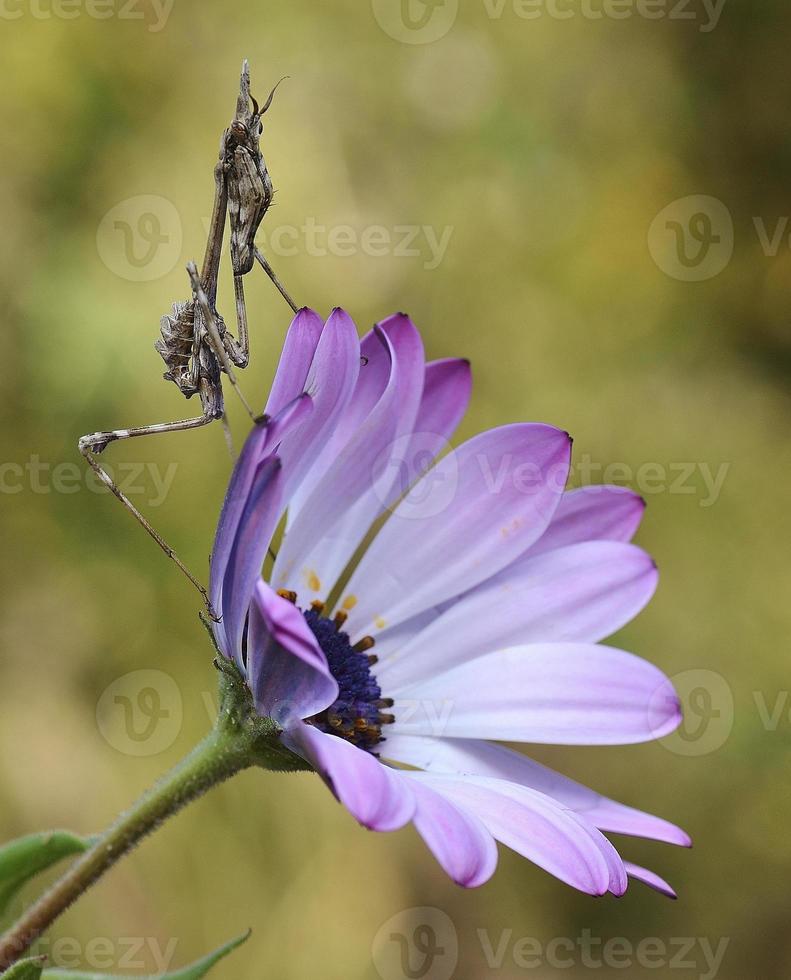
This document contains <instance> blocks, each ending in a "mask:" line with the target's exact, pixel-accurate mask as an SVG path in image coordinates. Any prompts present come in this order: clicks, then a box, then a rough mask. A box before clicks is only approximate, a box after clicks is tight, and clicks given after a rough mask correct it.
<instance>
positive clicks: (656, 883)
mask: <svg viewBox="0 0 791 980" xmlns="http://www.w3.org/2000/svg"><path fill="white" fill-rule="evenodd" d="M624 867H625V868H626V873H627V874H628V875H629V877H630V878H634V879H635V880H636V881H642V883H643V884H644V885H648V887H649V888H653V889H654V891H657V892H659V893H660V894H661V895H666V896H667V897H668V898H672V899H673V900H675V899H677V898H678V895H676V893H675V890H674V889H673V886H672V885H669V884H668V883H667V882H666V881H665V879H664V878H660V877H659V875H658V874H654V872H653V871H649V870H648V869H647V868H641V867H640V866H639V865H638V864H632V863H631V861H624Z"/></svg>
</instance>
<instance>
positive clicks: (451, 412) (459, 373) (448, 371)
mask: <svg viewBox="0 0 791 980" xmlns="http://www.w3.org/2000/svg"><path fill="white" fill-rule="evenodd" d="M471 391H472V374H471V372H470V362H469V361H465V360H461V359H455V358H450V359H447V360H443V361H431V362H430V363H429V364H427V365H426V371H425V377H424V382H423V396H422V398H421V401H420V409H419V411H418V414H417V419H416V420H415V424H414V431H413V432H412V433H411V435H409V436H403V438H402V440H401V444H400V445H399V446H398V447H397V451H396V453H395V454H394V459H393V460H392V464H391V465H392V467H393V469H394V472H395V473H396V477H397V479H396V480H395V481H394V482H393V486H392V488H391V491H390V493H389V494H388V495H387V496H386V497H384V495H383V503H384V506H383V507H381V508H380V513H381V512H383V511H384V510H388V509H390V508H391V507H392V506H393V505H394V504H395V503H396V501H397V500H398V499H399V497H401V495H402V494H404V493H406V492H407V491H408V490H409V488H410V487H411V486H412V485H413V484H414V483H415V482H416V481H417V480H418V479H419V478H420V477H421V476H423V474H424V473H425V472H426V471H427V470H428V469H429V467H430V466H431V465H432V464H433V463H434V461H435V460H436V458H437V456H439V455H440V454H441V453H443V452H444V451H445V450H446V449H449V448H450V446H449V443H448V440H449V439H450V438H451V436H452V435H453V433H454V432H455V431H456V428H457V426H458V424H459V422H461V420H462V417H463V416H464V413H465V412H466V411H467V405H468V404H469V401H470V394H471Z"/></svg>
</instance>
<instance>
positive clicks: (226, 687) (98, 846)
mask: <svg viewBox="0 0 791 980" xmlns="http://www.w3.org/2000/svg"><path fill="white" fill-rule="evenodd" d="M215 666H217V668H218V670H219V671H220V712H219V715H218V719H217V722H216V724H215V726H214V728H213V730H212V731H211V732H210V733H209V734H208V735H207V736H206V738H205V739H204V740H203V741H202V742H201V743H200V744H199V745H197V746H196V747H195V749H193V751H192V752H191V753H190V754H189V755H188V756H187V757H186V758H185V759H184V760H183V761H182V762H181V763H179V765H177V766H176V767H175V769H173V770H171V772H170V773H168V774H167V775H166V776H164V777H163V778H162V779H161V780H160V781H159V782H158V783H157V784H156V785H155V786H154V787H153V788H152V789H151V790H149V791H148V793H146V794H145V795H144V796H143V797H142V798H141V799H140V800H138V802H137V803H135V804H134V806H132V807H131V809H129V810H128V811H127V812H126V813H124V814H122V815H121V816H120V817H119V818H118V819H117V820H116V821H115V823H114V824H113V825H112V826H111V827H110V828H109V829H108V830H107V831H106V832H105V833H104V834H102V835H100V836H99V838H98V840H97V841H96V843H95V844H94V845H93V846H92V847H91V848H90V850H88V851H86V852H85V853H84V854H83V855H82V856H81V857H80V858H78V859H77V861H75V863H74V864H73V865H72V866H71V867H70V868H69V869H68V871H66V873H65V874H64V875H63V876H62V877H61V878H60V879H59V880H58V881H57V882H55V884H54V885H53V886H52V887H51V888H50V889H49V891H47V892H46V893H45V894H44V895H42V897H41V898H39V899H38V901H36V902H35V903H34V904H33V905H32V906H31V907H30V908H29V909H28V910H27V911H26V912H25V913H24V914H23V915H22V917H21V918H20V919H19V921H18V922H16V923H15V924H14V926H12V928H11V929H9V931H8V932H7V933H6V934H5V935H4V936H2V937H1V938H0V970H3V969H5V968H6V967H8V966H10V965H11V964H12V963H14V962H16V960H18V959H19V958H20V957H21V956H22V955H23V954H24V953H25V952H26V951H27V950H28V949H29V948H30V946H31V945H32V944H33V943H34V942H35V941H36V940H37V939H38V938H39V937H40V936H41V935H42V933H43V932H45V930H46V929H48V928H49V926H51V925H52V923H53V922H54V921H55V920H56V919H57V918H58V916H60V915H61V914H62V913H63V912H65V910H66V909H67V908H68V907H69V906H70V905H72V904H73V903H74V902H75V901H76V900H77V899H78V898H79V897H80V896H81V895H83V894H84V893H85V892H86V891H87V890H88V889H89V888H90V887H91V885H93V884H94V883H95V882H97V881H98V880H99V878H101V877H102V875H103V874H105V872H106V871H108V870H109V869H110V868H112V866H113V865H114V864H115V863H116V862H117V861H118V860H120V858H122V857H123V856H124V855H125V854H127V853H129V851H131V850H132V849H133V848H134V847H135V846H136V845H137V844H138V843H139V842H140V841H141V840H143V838H145V837H147V836H148V834H150V833H152V832H153V831H154V830H156V829H157V828H158V827H159V826H160V825H161V824H162V823H164V822H165V820H167V819H169V818H170V817H172V816H174V815H175V814H176V813H178V812H179V810H181V809H183V808H184V807H185V806H186V805H187V804H188V803H191V802H192V801H193V800H196V799H198V798H199V797H201V796H203V794H204V793H206V792H207V791H208V790H210V789H211V788H212V787H214V786H217V785H219V784H220V783H222V782H224V781H225V780H226V779H230V778H231V777H232V776H235V775H236V774H237V773H239V772H242V771H243V770H244V769H249V768H251V767H253V766H260V767H261V768H264V769H270V770H278V771H296V770H299V769H308V768H310V767H309V766H307V764H306V763H305V762H304V761H303V760H302V759H300V758H298V757H297V756H295V755H293V754H292V753H291V752H289V751H288V750H287V749H286V748H285V747H284V746H283V745H282V744H281V743H280V741H279V738H278V734H279V732H278V729H277V727H276V726H275V725H274V723H273V722H272V721H271V720H269V719H267V718H260V717H259V716H258V715H256V713H255V710H254V708H253V705H252V699H251V697H250V694H249V691H248V690H247V687H246V685H245V684H244V681H243V680H242V678H241V676H240V675H239V673H238V671H237V670H236V668H235V667H234V666H233V665H232V664H230V663H229V662H228V661H224V660H219V659H218V660H217V661H215Z"/></svg>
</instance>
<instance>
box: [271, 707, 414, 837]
mask: <svg viewBox="0 0 791 980" xmlns="http://www.w3.org/2000/svg"><path fill="white" fill-rule="evenodd" d="M283 740H284V741H285V743H286V744H287V745H289V747H290V748H292V750H293V751H295V752H297V753H299V755H301V756H302V757H303V758H304V759H306V760H307V761H308V762H309V763H310V764H311V765H312V766H313V767H314V769H316V771H317V772H318V773H319V774H320V775H321V777H322V779H323V780H324V781H325V783H327V785H328V786H329V788H330V789H331V790H332V792H333V793H334V795H335V797H336V798H337V799H338V800H339V802H341V803H342V804H343V805H344V806H345V807H346V809H347V810H348V811H349V812H350V813H351V814H352V816H353V817H354V818H355V819H356V820H357V821H359V822H360V823H361V824H362V825H363V826H364V827H367V828H368V829H369V830H380V831H389V830H398V828H399V827H403V826H404V824H407V823H409V821H410V820H411V819H412V817H413V816H414V815H415V807H416V803H415V797H414V795H413V793H412V791H411V789H410V786H409V784H408V782H407V781H406V780H405V779H403V778H402V777H401V776H400V775H399V773H397V772H396V771H395V770H393V769H389V768H388V767H387V766H383V765H382V763H381V762H379V761H378V759H376V758H375V757H374V756H372V755H371V754H370V753H368V752H365V751H364V750H363V749H358V748H357V747H356V746H354V745H352V743H351V742H347V741H346V740H345V739H342V738H338V737H336V736H335V735H327V734H325V733H324V732H322V731H319V729H317V728H313V727H312V726H311V725H305V724H300V725H296V726H294V727H293V728H290V729H289V730H288V731H287V732H286V733H285V734H284V736H283Z"/></svg>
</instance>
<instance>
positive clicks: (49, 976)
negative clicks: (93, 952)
mask: <svg viewBox="0 0 791 980" xmlns="http://www.w3.org/2000/svg"><path fill="white" fill-rule="evenodd" d="M249 938H250V932H249V931H248V932H246V933H245V934H244V935H243V936H239V937H238V938H237V939H232V940H231V941H230V942H229V943H226V944H225V945H224V946H220V948H219V949H216V950H215V951H214V952H213V953H209V955H208V956H204V957H203V959H202V960H198V962H197V963H193V964H192V966H185V967H183V968H182V969H181V970H176V972H175V973H162V974H160V975H159V976H158V977H138V978H137V980H200V978H201V977H205V976H206V974H207V973H208V972H209V970H211V968H212V967H213V966H214V965H215V963H217V962H218V961H219V960H221V959H222V958H223V957H224V956H227V955H228V954H229V953H232V952H233V951H234V950H235V949H236V948H237V947H239V946H241V945H242V943H243V942H246V941H247V940H248V939H249ZM10 976H11V975H10V974H6V973H4V974H3V980H8V978H10ZM38 976H39V975H38V974H33V973H31V974H30V976H29V977H28V975H27V974H24V973H23V974H20V976H19V977H18V978H17V977H14V980H38ZM41 980H128V977H127V978H124V977H116V976H109V975H108V974H106V973H80V972H79V971H77V972H75V971H73V970H45V971H44V973H43V975H42V976H41Z"/></svg>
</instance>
